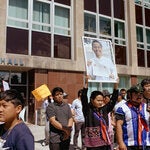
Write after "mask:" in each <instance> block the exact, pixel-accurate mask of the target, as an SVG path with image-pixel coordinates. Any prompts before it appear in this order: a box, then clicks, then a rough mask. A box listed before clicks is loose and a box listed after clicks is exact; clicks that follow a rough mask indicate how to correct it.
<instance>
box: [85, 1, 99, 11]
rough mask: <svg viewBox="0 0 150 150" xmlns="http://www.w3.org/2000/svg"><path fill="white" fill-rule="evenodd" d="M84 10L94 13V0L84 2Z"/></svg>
mask: <svg viewBox="0 0 150 150" xmlns="http://www.w3.org/2000/svg"><path fill="white" fill-rule="evenodd" d="M84 10H88V11H92V12H96V0H84Z"/></svg>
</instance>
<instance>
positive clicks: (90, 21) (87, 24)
mask: <svg viewBox="0 0 150 150" xmlns="http://www.w3.org/2000/svg"><path fill="white" fill-rule="evenodd" d="M84 31H89V32H94V33H96V16H95V15H92V14H88V13H84Z"/></svg>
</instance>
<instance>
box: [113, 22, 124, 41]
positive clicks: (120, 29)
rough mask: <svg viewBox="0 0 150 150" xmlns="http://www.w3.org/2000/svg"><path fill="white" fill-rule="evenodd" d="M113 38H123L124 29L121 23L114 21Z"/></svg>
mask: <svg viewBox="0 0 150 150" xmlns="http://www.w3.org/2000/svg"><path fill="white" fill-rule="evenodd" d="M114 25H115V37H118V38H123V39H124V38H125V27H124V23H123V22H118V21H115V23H114Z"/></svg>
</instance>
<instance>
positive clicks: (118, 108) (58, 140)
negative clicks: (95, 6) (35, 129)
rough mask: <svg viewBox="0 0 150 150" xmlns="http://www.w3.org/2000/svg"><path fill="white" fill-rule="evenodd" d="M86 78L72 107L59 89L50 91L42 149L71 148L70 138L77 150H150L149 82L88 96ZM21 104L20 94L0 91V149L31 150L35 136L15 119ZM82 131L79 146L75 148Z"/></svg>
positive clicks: (115, 85) (115, 87)
mask: <svg viewBox="0 0 150 150" xmlns="http://www.w3.org/2000/svg"><path fill="white" fill-rule="evenodd" d="M88 79H89V78H88V76H87V77H86V80H85V85H84V87H83V88H82V89H80V90H79V91H78V93H77V98H76V99H75V100H73V102H72V104H70V105H69V104H68V102H67V101H66V100H65V99H67V98H65V96H66V95H65V92H64V90H63V89H62V88H61V87H55V88H53V90H52V95H51V97H49V99H47V100H45V101H44V102H45V103H44V105H43V108H45V109H46V118H47V119H46V122H47V123H46V127H45V144H43V146H45V145H46V144H48V145H49V149H50V150H69V148H70V141H71V134H73V144H74V149H76V150H77V149H82V150H114V149H116V150H150V79H144V80H142V82H141V83H140V84H138V85H135V86H132V87H130V88H129V89H127V90H126V88H124V89H120V90H119V89H118V84H119V80H118V81H117V83H114V89H113V93H109V91H107V90H103V91H99V90H95V91H92V92H91V93H90V97H89V98H88V95H87V93H88ZM24 105H25V100H24V99H23V98H22V96H21V94H20V93H19V92H18V91H16V90H13V89H10V90H6V91H3V92H1V93H0V122H3V123H2V124H1V125H0V149H13V150H34V136H33V135H32V133H31V131H30V130H29V128H28V127H27V125H26V124H25V123H24V122H23V121H22V120H21V119H20V118H19V113H20V112H21V110H22V109H23V108H24ZM10 112H11V113H10ZM73 126H74V133H72V128H73ZM80 131H81V140H82V142H81V143H82V147H79V145H78V137H79V133H80ZM47 133H48V135H47Z"/></svg>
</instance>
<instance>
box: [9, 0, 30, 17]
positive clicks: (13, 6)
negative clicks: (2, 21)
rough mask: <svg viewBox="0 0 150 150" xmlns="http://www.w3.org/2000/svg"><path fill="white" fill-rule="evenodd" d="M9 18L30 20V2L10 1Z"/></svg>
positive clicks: (25, 0)
mask: <svg viewBox="0 0 150 150" xmlns="http://www.w3.org/2000/svg"><path fill="white" fill-rule="evenodd" d="M8 16H10V17H14V18H20V19H28V0H9V8H8Z"/></svg>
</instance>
